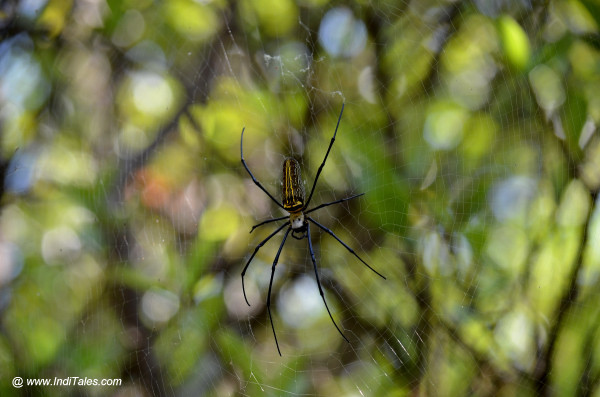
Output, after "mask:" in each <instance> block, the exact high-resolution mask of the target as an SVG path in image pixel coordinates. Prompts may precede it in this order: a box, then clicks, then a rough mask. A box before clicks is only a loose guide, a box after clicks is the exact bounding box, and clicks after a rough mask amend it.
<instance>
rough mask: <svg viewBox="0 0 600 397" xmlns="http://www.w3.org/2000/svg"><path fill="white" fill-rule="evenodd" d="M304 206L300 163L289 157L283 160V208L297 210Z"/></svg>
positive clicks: (290, 210)
mask: <svg viewBox="0 0 600 397" xmlns="http://www.w3.org/2000/svg"><path fill="white" fill-rule="evenodd" d="M302 207H304V185H303V184H302V178H301V175H300V164H298V162H297V161H296V160H294V159H293V158H291V157H288V158H286V159H285V160H284V161H283V208H285V210H286V211H288V212H297V211H300V210H301V209H302Z"/></svg>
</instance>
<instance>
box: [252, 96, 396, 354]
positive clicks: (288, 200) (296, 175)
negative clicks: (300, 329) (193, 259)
mask: <svg viewBox="0 0 600 397" xmlns="http://www.w3.org/2000/svg"><path fill="white" fill-rule="evenodd" d="M342 113H344V104H342V110H341V111H340V116H339V117H338V121H337V125H336V126H335V132H334V133H333V137H332V138H331V142H330V143H329V147H328V148H327V153H325V158H324V159H323V162H322V163H321V165H320V166H319V169H318V171H317V175H316V176H315V180H314V181H313V185H312V189H311V190H310V194H309V195H308V200H306V201H304V187H303V185H302V183H301V176H300V164H299V163H298V161H296V160H295V159H293V158H291V157H288V158H286V159H285V160H284V161H283V192H282V197H283V200H282V202H279V201H277V200H276V199H275V197H273V196H272V195H271V193H269V192H268V191H267V189H265V188H264V187H263V186H262V185H261V184H260V182H259V181H258V180H257V179H256V178H255V177H254V175H252V172H250V169H249V168H248V166H247V165H246V161H245V160H244V130H245V129H246V128H245V127H244V128H242V137H241V139H240V154H241V158H242V164H243V165H244V168H246V171H248V174H250V177H251V178H252V181H253V182H254V184H255V185H256V186H258V187H259V188H260V189H261V190H262V191H263V192H265V193H266V194H267V196H269V198H270V199H271V200H273V202H274V203H275V204H277V205H278V206H279V207H280V208H282V209H283V210H285V211H287V212H288V213H289V215H286V216H282V217H280V218H273V219H268V220H266V221H263V222H261V223H259V224H257V225H254V226H252V229H251V230H250V233H252V232H253V231H254V229H256V228H257V227H259V226H262V225H264V224H267V223H271V222H277V221H282V220H286V219H287V220H289V223H284V224H283V225H281V226H279V227H278V228H277V229H276V230H275V231H274V232H273V233H271V234H270V235H269V236H268V237H267V238H265V239H264V240H263V241H261V242H260V243H259V244H258V245H257V246H256V248H255V249H254V252H253V253H252V255H251V256H250V259H248V262H246V266H244V270H242V291H243V292H244V299H245V300H246V303H247V304H248V306H250V302H248V298H247V297H246V288H245V286H244V275H245V274H246V270H248V266H250V262H252V259H253V258H254V256H255V255H256V253H257V252H258V250H259V249H260V248H261V247H262V246H263V245H265V243H266V242H267V241H269V240H270V239H271V238H272V237H273V236H275V235H276V234H277V233H279V232H280V231H281V230H282V229H283V228H285V227H286V226H287V230H286V231H285V234H284V236H283V240H282V241H281V244H280V245H279V249H278V250H277V255H275V260H273V266H272V268H271V281H270V282H269V294H268V296H267V311H268V313H269V320H270V321H271V328H272V329H273V336H274V337H275V345H277V352H278V353H279V355H280V356H281V350H280V349H279V342H278V341H277V334H276V333H275V326H274V325H273V317H272V316H271V288H272V287H273V276H274V275H275V267H276V266H277V262H278V261H279V254H281V250H282V249H283V245H284V244H285V240H286V239H287V237H288V234H290V232H292V237H294V238H295V239H297V240H302V239H304V238H307V239H308V250H309V251H310V258H311V260H312V263H313V267H314V269H315V277H316V280H317V285H318V287H319V294H320V295H321V298H322V299H323V303H324V304H325V308H326V309H327V313H329V318H331V321H332V322H333V325H334V326H335V328H336V329H337V330H338V332H339V333H340V335H342V338H344V339H345V340H346V342H348V343H350V341H349V340H348V338H346V336H345V335H344V333H343V332H342V331H341V330H340V327H338V325H337V323H336V322H335V320H334V319H333V316H332V315H331V311H330V310H329V306H327V301H326V300H325V294H324V293H323V288H322V287H321V281H320V279H319V272H318V271H317V261H316V259H315V253H314V251H313V244H312V239H311V237H310V224H311V223H313V224H315V225H316V226H317V227H319V228H320V229H322V230H324V231H325V232H327V233H328V234H330V235H331V236H333V238H335V239H336V240H337V241H338V242H339V243H340V244H342V245H343V246H344V247H345V248H346V249H347V250H348V251H349V252H350V253H351V254H352V255H354V256H355V257H356V258H358V260H360V261H361V262H362V263H363V264H364V265H365V266H367V267H368V268H369V269H371V270H372V271H373V272H375V273H376V274H377V275H378V276H380V277H381V278H383V279H384V280H385V279H386V278H385V277H384V276H383V275H382V274H381V273H379V272H378V271H376V270H375V269H373V268H372V267H371V266H369V265H368V264H367V262H365V261H364V260H362V259H361V257H360V256H358V254H356V252H354V250H353V249H352V248H350V247H349V246H348V245H347V244H346V243H344V242H343V241H342V240H341V239H340V238H339V237H338V236H336V235H335V233H334V232H332V231H331V230H329V229H328V228H326V227H325V226H323V225H321V224H320V223H319V222H317V221H315V220H314V219H313V218H311V217H310V216H308V214H309V213H311V212H313V211H316V210H318V209H321V208H323V207H327V206H330V205H333V204H338V203H343V202H344V201H348V200H352V199H354V198H357V197H360V196H362V195H364V193H360V194H356V195H354V196H350V197H346V198H343V199H340V200H335V201H332V202H330V203H325V204H321V205H318V206H316V207H314V208H312V209H309V210H307V208H308V204H309V203H310V200H311V199H312V196H313V193H314V192H315V186H316V185H317V180H318V179H319V175H321V171H322V170H323V167H324V166H325V162H326V161H327V156H328V155H329V151H330V150H331V147H332V146H333V142H335V136H336V134H337V130H338V127H339V126H340V121H341V119H342Z"/></svg>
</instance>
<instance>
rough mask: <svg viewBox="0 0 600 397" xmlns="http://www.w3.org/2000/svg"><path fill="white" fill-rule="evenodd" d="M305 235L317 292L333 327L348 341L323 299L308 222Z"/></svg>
mask: <svg viewBox="0 0 600 397" xmlns="http://www.w3.org/2000/svg"><path fill="white" fill-rule="evenodd" d="M306 235H307V236H308V250H309V251H310V259H311V260H312V263H313V266H314V268H315V276H316V277H317V285H318V286H319V294H320V295H321V298H323V303H324V304H325V308H326V309H327V313H329V318H330V319H331V321H332V322H333V325H335V328H337V330H338V332H339V333H340V335H342V338H344V339H345V340H346V342H348V343H350V341H349V340H348V338H346V336H345V335H344V333H343V332H342V331H341V330H340V327H338V325H337V324H336V323H335V320H334V319H333V316H332V315H331V311H330V310H329V306H327V301H326V300H325V294H324V293H323V288H322V287H321V281H320V280H319V272H318V271H317V260H316V259H315V252H314V251H313V246H312V239H311V238H310V224H309V223H307V224H306Z"/></svg>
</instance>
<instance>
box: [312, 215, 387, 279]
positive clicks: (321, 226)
mask: <svg viewBox="0 0 600 397" xmlns="http://www.w3.org/2000/svg"><path fill="white" fill-rule="evenodd" d="M306 219H308V220H309V221H311V222H312V223H314V224H315V225H317V226H319V227H320V228H321V229H323V230H324V231H326V232H327V233H329V234H331V235H332V236H333V238H335V239H336V240H337V241H339V243H340V244H342V245H343V246H344V247H346V249H347V250H348V251H350V253H351V254H352V255H354V256H355V257H357V258H358V260H359V261H361V262H362V263H364V265H365V266H366V267H368V268H369V269H371V270H372V271H373V272H375V273H376V274H377V275H378V276H379V277H381V278H382V279H384V280H387V279H386V278H385V276H383V275H382V274H381V273H379V272H378V271H377V270H375V269H373V268H372V267H371V266H369V264H368V263H367V262H365V261H363V260H362V259H361V257H360V256H358V255H357V254H356V252H354V250H353V249H352V248H350V247H348V246H347V245H346V243H344V242H343V241H342V240H340V238H339V237H338V236H336V235H335V233H334V232H332V231H331V230H329V229H327V228H326V227H325V226H323V225H321V224H320V223H319V222H317V221H315V220H314V219H312V218H311V217H310V216H307V217H306Z"/></svg>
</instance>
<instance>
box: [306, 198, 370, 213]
mask: <svg viewBox="0 0 600 397" xmlns="http://www.w3.org/2000/svg"><path fill="white" fill-rule="evenodd" d="M360 196H364V193H361V194H355V195H354V196H350V197H346V198H343V199H341V200H336V201H332V202H331V203H325V204H321V205H318V206H316V207H315V208H313V209H310V210H308V211H305V212H304V213H305V214H308V213H310V212H313V211H316V210H318V209H321V208H323V207H327V206H330V205H334V204H338V203H343V202H344V201H348V200H352V199H353V198H357V197H360Z"/></svg>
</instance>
